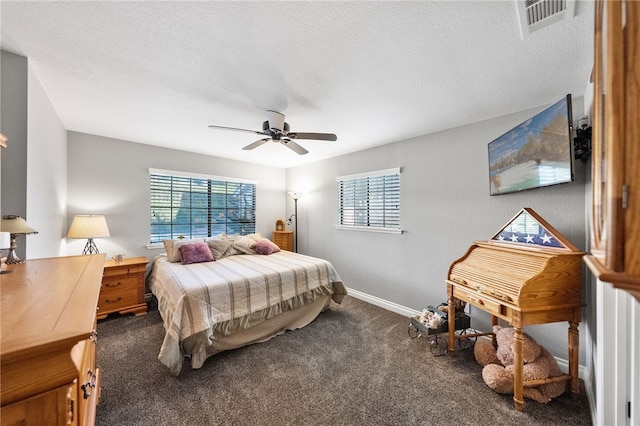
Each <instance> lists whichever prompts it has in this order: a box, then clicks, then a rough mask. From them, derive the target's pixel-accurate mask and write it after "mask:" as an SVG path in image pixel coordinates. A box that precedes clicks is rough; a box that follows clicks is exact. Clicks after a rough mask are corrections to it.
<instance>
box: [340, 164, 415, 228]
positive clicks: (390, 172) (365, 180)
mask: <svg viewBox="0 0 640 426" xmlns="http://www.w3.org/2000/svg"><path fill="white" fill-rule="evenodd" d="M401 171H402V170H401V168H400V167H394V168H391V169H384V170H376V171H372V172H365V173H356V174H351V175H344V176H338V177H336V184H337V193H338V194H337V198H338V200H337V203H338V208H337V215H336V223H337V225H336V229H342V230H350V231H368V232H381V233H389V234H402V233H403V229H402V225H401V217H400V212H401V208H400V207H401V206H400V189H401V188H400V185H401V180H400V174H401ZM386 176H397V185H396V186H395V188H394V189H393V190H392V191H391V190H389V191H391V192H390V194H391V195H392V198H395V199H397V213H396V214H395V215H396V216H397V225H393V224H392V225H389V226H371V225H355V224H345V223H344V217H343V205H342V203H343V201H342V200H343V198H344V194H343V190H344V188H343V187H342V185H344V182H346V181H358V182H359V183H360V184H366V185H370V184H371V182H370V179H375V178H380V177H386ZM354 185H355V184H354ZM383 195H387V191H386V190H385V191H384V193H383ZM366 203H367V204H368V205H370V204H371V203H372V200H371V198H370V197H369V196H367V199H366ZM383 206H384V207H385V208H386V202H383ZM383 210H384V209H383ZM366 211H367V216H371V213H370V210H369V207H367V208H366ZM382 215H383V217H384V218H385V219H383V221H384V220H386V214H385V213H384V212H383V213H382Z"/></svg>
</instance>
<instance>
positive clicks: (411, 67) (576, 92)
mask: <svg viewBox="0 0 640 426" xmlns="http://www.w3.org/2000/svg"><path fill="white" fill-rule="evenodd" d="M0 20H1V24H2V39H1V44H2V49H3V50H6V51H9V52H13V53H17V54H20V55H23V56H26V57H28V58H29V59H30V61H31V64H32V66H33V69H34V70H35V72H36V74H37V75H38V77H39V79H40V81H41V82H42V85H43V86H44V88H45V90H46V91H47V93H48V94H49V97H50V98H51V101H52V103H53V105H54V107H55V109H56V111H57V112H58V114H59V116H60V119H61V120H62V122H63V123H64V126H65V127H66V128H67V129H68V130H73V131H78V132H86V133H91V134H96V135H102V136H107V137H112V138H118V139H125V140H129V141H134V142H139V143H144V144H151V145H158V146H164V147H171V148H176V149H181V150H185V151H193V152H197V153H203V154H209V155H215V156H220V157H225V158H233V159H237V160H244V161H250V162H254V163H261V164H268V165H272V166H277V167H290V166H294V165H300V164H304V163H307V162H310V161H317V160H320V159H324V158H328V157H333V156H336V155H341V154H345V153H349V152H354V151H358V150H362V149H366V148H369V147H372V146H377V145H382V144H386V143H391V142H395V141H398V140H402V139H406V138H411V137H414V136H418V135H423V134H428V133H433V132H437V131H441V130H444V129H448V128H452V127H456V126H460V125H464V124H468V123H472V122H476V121H481V120H485V119H488V118H493V117H497V116H501V115H505V114H509V113H512V112H516V111H522V110H525V109H529V108H534V107H541V108H542V107H544V106H547V105H549V104H551V103H553V102H555V101H557V100H559V99H560V98H562V97H563V96H564V95H565V94H567V93H571V94H572V95H573V96H583V94H584V93H583V92H584V89H585V87H586V85H587V82H588V79H589V75H590V72H591V64H592V58H593V54H592V52H593V35H592V34H593V3H592V2H590V1H589V2H585V1H579V2H577V4H576V12H575V17H574V18H572V19H569V20H564V21H561V22H558V23H556V24H554V25H552V26H549V27H547V28H544V29H542V30H539V31H536V32H534V33H533V34H531V35H530V36H528V37H526V38H525V39H524V40H523V39H522V38H521V36H520V27H519V24H518V16H517V11H516V4H515V3H514V2H513V1H439V2H436V1H418V2H396V1H393V2H391V1H389V2H383V1H376V2H364V1H357V2H341V1H332V2H307V1H305V2H246V1H243V2H183V1H180V2H172V1H162V2H155V1H153V2H152V1H141V2H130V1H127V2H101V1H78V2H75V1H74V2H48V1H47V2H26V1H18V2H12V1H2V2H1V3H0ZM266 110H276V111H280V112H282V113H284V114H285V115H286V121H287V122H288V123H289V124H290V126H291V130H292V131H300V132H303V131H304V132H329V133H336V134H337V135H338V141H337V142H326V141H299V143H300V144H301V145H303V146H304V147H305V148H307V149H308V150H309V151H310V153H309V154H307V155H304V156H299V155H297V154H295V153H294V152H293V151H291V150H289V149H287V148H285V147H284V146H281V145H277V144H275V143H269V144H266V145H263V146H262V147H260V148H257V149H255V150H253V151H244V150H242V149H241V148H242V147H243V146H245V145H247V144H249V143H251V142H254V141H255V140H257V139H259V137H258V136H257V135H252V134H250V133H242V132H228V131H220V130H211V129H209V128H208V127H207V126H208V125H209V124H216V125H222V126H229V127H238V128H244V129H254V130H260V129H261V126H262V122H263V121H264V120H266ZM501 130H508V129H501ZM487 142H488V141H487Z"/></svg>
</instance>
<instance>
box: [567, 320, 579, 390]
mask: <svg viewBox="0 0 640 426" xmlns="http://www.w3.org/2000/svg"><path fill="white" fill-rule="evenodd" d="M579 333H580V332H579V331H578V323H577V322H571V321H570V322H569V374H570V375H571V392H573V393H579V392H580V381H579V380H578V353H579V352H578V351H579V348H580V343H579V342H580V336H579Z"/></svg>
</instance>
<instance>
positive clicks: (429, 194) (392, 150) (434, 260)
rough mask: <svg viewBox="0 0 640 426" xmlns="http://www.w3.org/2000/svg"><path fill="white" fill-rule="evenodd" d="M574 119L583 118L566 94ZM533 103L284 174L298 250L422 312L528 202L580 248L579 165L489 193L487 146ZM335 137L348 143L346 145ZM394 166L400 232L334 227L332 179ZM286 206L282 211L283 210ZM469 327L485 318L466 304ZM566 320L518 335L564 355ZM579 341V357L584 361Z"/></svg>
mask: <svg viewBox="0 0 640 426" xmlns="http://www.w3.org/2000/svg"><path fill="white" fill-rule="evenodd" d="M573 106H574V117H575V118H576V119H577V118H579V117H581V116H582V115H584V113H583V112H582V111H583V105H582V99H581V98H580V99H574V102H573ZM538 111H539V109H536V110H530V111H524V112H520V113H516V114H511V115H509V116H505V117H500V118H498V119H494V120H488V121H483V122H480V123H476V124H472V125H468V126H464V127H459V128H455V129H451V130H448V131H444V132H441V133H437V134H432V135H426V136H421V137H417V138H414V139H410V140H406V141H401V142H396V143H393V144H390V145H385V146H381V147H377V148H373V149H369V150H366V151H360V152H357V153H353V154H349V155H345V156H341V157H338V158H333V159H329V160H325V161H321V162H318V163H314V164H311V165H305V166H300V167H295V168H291V169H288V170H287V187H288V190H297V191H302V192H305V195H304V196H303V197H302V198H301V199H300V200H299V201H298V216H299V219H300V221H299V224H298V229H299V236H298V238H299V239H298V243H299V247H300V252H302V253H306V254H309V255H313V256H318V257H323V258H326V259H329V260H330V261H331V262H332V263H333V264H334V266H335V267H336V269H337V270H338V273H339V274H340V276H341V278H342V279H343V281H344V282H345V284H346V285H347V286H348V287H349V288H352V289H355V290H358V291H362V292H364V293H367V294H369V295H373V296H376V297H379V298H381V299H384V300H387V301H390V302H393V303H396V304H399V305H401V306H405V307H409V308H412V309H416V310H422V309H423V308H425V307H426V306H427V305H429V304H431V305H437V304H438V303H440V302H443V301H446V298H447V296H446V286H445V284H444V279H445V278H446V276H447V271H448V268H449V266H450V264H451V262H453V261H454V260H455V259H458V258H460V257H461V256H463V255H464V253H465V251H466V250H467V248H468V247H469V246H470V245H471V243H472V242H473V241H474V240H487V239H489V238H491V237H492V236H493V235H494V234H495V233H496V232H497V231H498V230H499V229H500V228H501V227H502V226H503V225H505V224H506V223H507V222H508V221H509V220H510V219H511V218H512V217H513V216H514V215H515V214H516V213H517V212H518V211H519V210H520V209H521V208H523V207H531V208H533V209H534V210H535V211H536V212H537V213H539V214H540V215H541V216H542V217H543V218H544V219H546V220H547V221H548V222H549V223H550V224H551V225H552V226H554V227H555V228H556V229H557V230H558V231H560V232H561V233H562V234H564V235H565V236H566V237H567V238H569V239H570V240H571V241H572V242H573V243H574V244H575V245H577V246H578V247H580V248H581V249H583V250H584V249H585V247H586V245H585V241H586V235H585V230H586V222H585V176H584V175H585V166H584V165H583V164H582V163H580V162H578V164H577V165H576V170H575V175H576V180H575V181H574V182H572V183H569V184H563V185H557V186H553V187H547V188H541V189H535V190H529V191H524V192H520V193H514V194H505V195H499V196H493V197H491V196H489V182H488V159H487V144H488V143H489V142H490V141H492V140H493V139H495V138H496V137H498V136H500V135H501V134H503V133H504V132H506V131H508V130H510V129H511V128H512V127H514V126H516V125H518V124H520V123H521V122H523V121H524V120H526V119H527V118H529V117H531V116H532V115H533V114H534V113H536V112H538ZM339 143H345V144H348V143H349V141H340V142H339ZM391 167H402V173H401V225H402V227H403V229H404V230H405V232H404V233H403V234H401V235H394V234H382V233H373V232H362V231H347V230H337V229H336V228H335V225H336V214H337V195H336V181H335V178H336V176H340V175H346V174H352V173H359V172H367V171H374V170H380V169H387V168H391ZM292 208H293V207H292V204H291V202H289V207H288V209H289V212H291V211H292ZM472 317H473V322H472V326H475V327H477V328H481V329H482V328H486V327H488V326H489V324H490V318H489V316H488V315H487V314H485V313H484V312H482V311H479V310H473V309H472ZM566 330H567V325H566V324H553V325H542V326H536V327H530V328H528V329H527V332H528V333H530V334H531V335H533V336H534V337H535V338H536V339H539V341H540V342H541V343H542V344H543V345H545V346H547V347H548V348H549V349H550V351H552V352H553V353H554V355H556V356H559V357H562V358H564V359H567V349H566V348H567V346H566V345H567V331H566ZM583 348H584V339H582V340H581V355H580V358H581V360H584V359H585V358H584V349H583Z"/></svg>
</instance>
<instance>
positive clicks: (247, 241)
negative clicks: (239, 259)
mask: <svg viewBox="0 0 640 426" xmlns="http://www.w3.org/2000/svg"><path fill="white" fill-rule="evenodd" d="M255 243H256V240H254V239H253V238H251V236H250V235H245V236H244V237H240V238H238V239H237V240H236V241H234V243H233V248H235V249H237V250H240V251H241V252H242V253H244V254H256V252H255V251H254V250H253V249H252V248H251V247H252V246H253V245H254V244H255Z"/></svg>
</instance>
